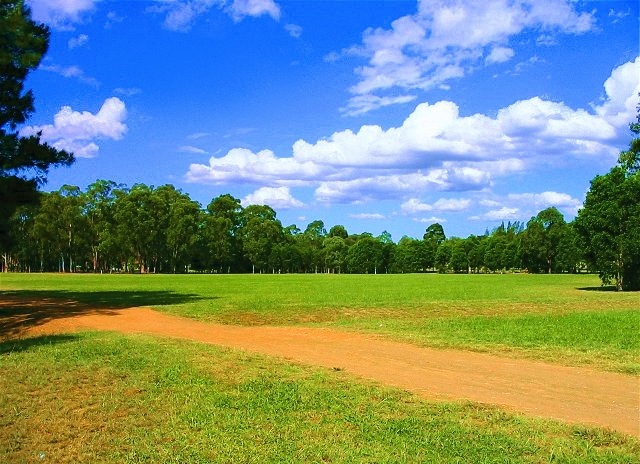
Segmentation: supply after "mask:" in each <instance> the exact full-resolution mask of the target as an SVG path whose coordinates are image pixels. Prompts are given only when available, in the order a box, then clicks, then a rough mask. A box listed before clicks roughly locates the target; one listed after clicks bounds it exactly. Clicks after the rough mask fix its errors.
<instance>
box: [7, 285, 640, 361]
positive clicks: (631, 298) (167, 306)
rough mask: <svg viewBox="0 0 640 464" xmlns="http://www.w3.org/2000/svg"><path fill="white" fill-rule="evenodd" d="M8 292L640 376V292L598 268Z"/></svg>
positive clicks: (47, 287) (12, 287)
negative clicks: (346, 333) (363, 335)
mask: <svg viewBox="0 0 640 464" xmlns="http://www.w3.org/2000/svg"><path fill="white" fill-rule="evenodd" d="M1 279H2V280H0V289H1V290H6V291H9V292H11V291H12V290H13V291H14V292H17V294H19V295H23V296H24V295H33V296H36V297H57V298H70V299H74V300H79V301H81V302H83V303H86V304H89V305H91V304H94V305H100V306H103V307H130V306H152V307H154V308H156V309H159V310H161V311H165V312H169V313H171V314H175V315H180V316H185V317H191V318H196V319H199V320H205V321H211V322H221V323H225V324H242V325H301V324H303V325H317V324H321V325H324V326H332V327H339V328H348V329H355V330H362V331H368V332H375V333H380V334H384V335H385V336H388V337H391V338H395V339H400V340H405V341H410V342H412V343H417V344H421V345H427V346H437V347H453V348H464V349H472V350H480V351H488V352H495V353H501V354H507V355H509V356H519V357H529V358H536V359H543V360H547V361H552V362H557V363H563V364H570V365H585V364H586V365H591V366H593V367H595V368H599V369H606V370H615V371H621V372H627V373H639V372H640V296H639V295H638V293H632V292H628V293H618V292H611V291H602V289H600V287H599V280H598V278H597V277H596V276H594V275H551V276H549V275H513V274H511V275H437V274H428V275H425V274H422V275H420V274H414V275H322V274H320V275H314V274H311V275H309V274H308V275H87V274H78V275H69V274H67V275H60V274H29V275H27V274H8V275H4V276H2V277H1Z"/></svg>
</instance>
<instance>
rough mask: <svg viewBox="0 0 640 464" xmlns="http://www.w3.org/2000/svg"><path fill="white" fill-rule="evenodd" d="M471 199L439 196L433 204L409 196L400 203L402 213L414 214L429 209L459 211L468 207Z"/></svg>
mask: <svg viewBox="0 0 640 464" xmlns="http://www.w3.org/2000/svg"><path fill="white" fill-rule="evenodd" d="M470 206H471V200H469V199H468V198H440V199H439V200H437V201H436V202H435V203H433V204H429V203H423V202H421V201H420V200H419V199H417V198H410V199H409V200H407V201H405V202H404V203H402V205H400V211H401V212H402V213H404V214H416V213H423V212H429V211H437V212H449V213H450V212H459V211H465V210H467V209H469V207H470Z"/></svg>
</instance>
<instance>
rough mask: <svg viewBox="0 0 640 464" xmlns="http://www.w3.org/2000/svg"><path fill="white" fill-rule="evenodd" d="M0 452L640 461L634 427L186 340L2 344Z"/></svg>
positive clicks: (144, 457)
mask: <svg viewBox="0 0 640 464" xmlns="http://www.w3.org/2000/svg"><path fill="white" fill-rule="evenodd" d="M0 370H1V372H2V375H1V376H0V411H1V412H2V414H0V462H7V463H9V462H56V463H65V462H104V463H110V462H114V463H116V462H117V463H121V462H131V463H140V462H162V463H172V462H173V463H184V462H198V463H207V462H216V463H245V462H246V463H249V462H255V463H270V462H272V463H288V462H300V463H302V462H304V463H307V462H340V463H350V462H353V463H367V462H370V463H373V462H376V463H383V462H402V463H409V462H461V463H467V462H468V463H479V462H480V463H482V462H484V463H490V462H502V463H503V462H524V463H540V462H566V463H637V462H640V459H639V456H640V442H638V440H637V439H634V438H631V437H628V436H624V435H620V434H617V433H613V432H608V431H605V430H602V429H598V428H588V427H582V426H571V425H564V424H560V423H556V422H552V421H543V420H538V419H532V418H528V417H524V416H521V415H514V414H510V413H506V412H504V411H502V410H500V409H498V408H494V407H485V406H478V405H474V404H469V403H433V402H428V401H423V400H419V399H417V398H416V397H415V396H413V395H410V394H407V393H403V392H401V391H398V390H394V389H388V388H383V387H379V386H374V385H372V384H368V383H363V382H358V383H355V382H353V381H352V380H351V379H350V378H349V377H348V376H347V375H346V374H345V373H343V372H336V371H329V370H321V369H316V368H311V367H302V366H297V365H291V364H288V363H285V362H281V361H277V360H273V359H270V358H266V357H261V356H256V355H247V354H244V353H242V352H239V351H234V350H227V349H222V348H217V347H212V346H207V345H201V344H196V343H189V342H179V341H172V340H167V339H157V338H151V337H146V336H122V335H117V334H111V333H91V332H85V333H80V334H74V335H59V336H49V337H37V338H30V339H22V340H14V341H5V342H3V343H0Z"/></svg>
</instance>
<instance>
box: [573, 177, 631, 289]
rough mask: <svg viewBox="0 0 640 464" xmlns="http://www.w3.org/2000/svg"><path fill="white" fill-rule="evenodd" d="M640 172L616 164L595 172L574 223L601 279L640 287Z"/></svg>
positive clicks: (617, 287) (629, 286)
mask: <svg viewBox="0 0 640 464" xmlns="http://www.w3.org/2000/svg"><path fill="white" fill-rule="evenodd" d="M639 199H640V172H638V171H637V170H628V169H625V168H624V167H623V166H615V167H614V168H613V169H611V171H609V173H608V174H605V175H602V176H596V177H595V178H594V179H593V180H592V181H591V187H590V189H589V191H588V192H587V197H586V199H585V202H584V206H583V208H582V209H581V210H580V211H579V213H578V217H577V218H576V221H575V224H576V229H577V231H578V233H579V234H580V235H581V236H582V238H583V240H584V245H585V254H586V256H585V257H586V259H587V262H588V263H589V264H590V265H591V266H592V268H594V269H595V270H597V271H598V272H599V275H600V278H601V280H602V283H603V284H605V285H607V284H611V283H613V284H614V285H615V287H616V289H617V290H640V227H638V224H640V200H639Z"/></svg>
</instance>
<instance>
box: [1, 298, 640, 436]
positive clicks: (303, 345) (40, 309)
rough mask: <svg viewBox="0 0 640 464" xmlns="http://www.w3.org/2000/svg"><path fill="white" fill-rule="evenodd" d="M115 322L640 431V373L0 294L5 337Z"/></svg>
mask: <svg viewBox="0 0 640 464" xmlns="http://www.w3.org/2000/svg"><path fill="white" fill-rule="evenodd" d="M77 330H111V331H118V332H123V333H141V334H151V335H158V336H165V337H173V338H180V339H186V340H193V341H198V342H202V343H211V344H216V345H221V346H225V347H231V348H236V349H242V350H246V351H250V352H254V353H261V354H266V355H271V356H278V357H281V358H284V359H286V360H289V361H292V362H298V363H304V364H310V365H315V366H322V367H326V368H329V369H340V370H344V371H346V372H349V373H351V374H354V375H356V376H358V377H361V378H365V379H369V380H373V381H376V382H380V383H382V384H385V385H391V386H395V387H399V388H402V389H405V390H408V391H411V392H414V393H416V394H418V395H420V396H422V397H424V398H428V399H439V400H469V401H475V402H480V403H487V404H494V405H498V406H501V407H504V408H506V409H509V410H512V411H517V412H522V413H525V414H529V415H533V416H538V417H544V418H553V419H558V420H561V421H566V422H571V423H580V424H590V425H597V426H602V427H608V428H611V429H614V430H617V431H620V432H624V433H627V434H630V435H635V436H640V378H638V377H635V376H630V375H624V374H617V373H611V372H602V371H597V370H594V369H589V368H582V367H581V368H578V367H565V366H559V365H553V364H548V363H542V362H536V361H528V360H523V359H510V358H504V357H499V356H494V355H489V354H483V353H473V352H467V351H457V350H440V349H429V348H422V347H417V346H414V345H411V344H408V343H401V342H394V341H391V340H388V339H384V338H382V337H377V336H374V335H365V334H361V333H353V332H345V331H339V330H332V329H325V328H306V327H264V326H262V327H240V326H227V325H220V324H209V323H204V322H198V321H195V320H191V319H185V318H180V317H176V316H170V315H167V314H163V313H160V312H157V311H153V310H152V309H149V308H129V309H101V308H91V307H88V306H83V305H81V304H79V303H77V302H73V301H59V300H57V301H56V300H46V301H42V300H28V299H24V298H17V297H15V298H14V297H11V296H9V297H7V298H5V299H3V300H2V301H0V339H2V338H4V339H7V338H14V337H25V336H34V335H40V334H52V333H65V332H72V331H77Z"/></svg>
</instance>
